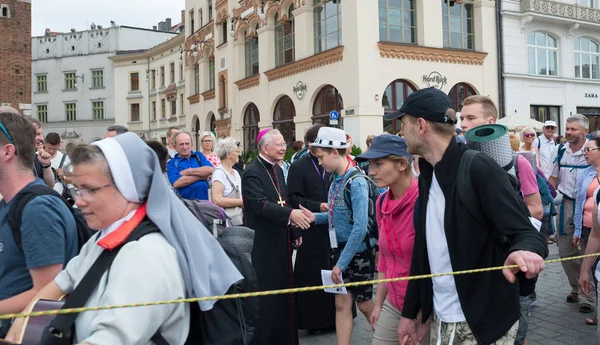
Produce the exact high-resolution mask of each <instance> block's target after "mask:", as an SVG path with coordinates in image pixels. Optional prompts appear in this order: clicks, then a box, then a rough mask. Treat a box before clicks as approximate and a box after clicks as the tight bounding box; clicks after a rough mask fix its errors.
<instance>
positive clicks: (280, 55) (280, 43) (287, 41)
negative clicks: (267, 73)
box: [275, 6, 295, 67]
mask: <svg viewBox="0 0 600 345" xmlns="http://www.w3.org/2000/svg"><path fill="white" fill-rule="evenodd" d="M293 10H294V6H290V9H289V20H288V21H285V22H280V18H279V15H276V16H275V22H276V23H277V25H275V54H277V55H276V56H275V65H276V66H277V67H279V66H283V65H285V64H288V63H290V62H293V61H294V55H295V54H294V51H295V49H294V48H295V42H294V17H293V16H292V11H293Z"/></svg>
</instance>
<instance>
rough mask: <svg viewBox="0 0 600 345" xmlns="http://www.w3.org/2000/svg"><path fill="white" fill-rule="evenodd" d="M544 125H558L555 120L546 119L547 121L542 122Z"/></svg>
mask: <svg viewBox="0 0 600 345" xmlns="http://www.w3.org/2000/svg"><path fill="white" fill-rule="evenodd" d="M544 127H558V126H557V125H556V122H554V121H551V120H548V121H546V122H544Z"/></svg>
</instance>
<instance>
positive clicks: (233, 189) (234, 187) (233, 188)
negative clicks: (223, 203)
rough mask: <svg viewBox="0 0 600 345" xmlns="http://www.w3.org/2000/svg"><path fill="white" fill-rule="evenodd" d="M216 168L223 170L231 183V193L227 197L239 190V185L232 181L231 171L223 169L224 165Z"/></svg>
mask: <svg viewBox="0 0 600 345" xmlns="http://www.w3.org/2000/svg"><path fill="white" fill-rule="evenodd" d="M216 170H221V171H223V173H224V174H225V178H226V179H227V181H228V182H229V184H230V185H231V193H229V194H227V195H225V197H228V196H230V195H231V194H233V193H234V192H237V186H236V185H235V183H233V181H231V178H230V177H229V173H228V172H227V171H226V170H225V169H223V167H221V166H219V167H218V168H217V169H216ZM234 171H235V170H234Z"/></svg>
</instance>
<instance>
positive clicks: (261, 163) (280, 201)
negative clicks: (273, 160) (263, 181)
mask: <svg viewBox="0 0 600 345" xmlns="http://www.w3.org/2000/svg"><path fill="white" fill-rule="evenodd" d="M256 159H258V161H259V162H260V165H262V167H263V168H265V170H266V171H267V176H269V180H271V183H272V184H273V188H275V192H277V196H278V197H279V201H277V203H278V204H279V206H281V207H285V200H283V199H282V198H281V193H279V188H277V185H276V184H275V181H274V180H273V177H271V174H269V169H267V167H266V166H265V164H264V163H263V162H262V160H261V159H260V157H257V158H256ZM273 168H275V167H273ZM273 174H275V169H273Z"/></svg>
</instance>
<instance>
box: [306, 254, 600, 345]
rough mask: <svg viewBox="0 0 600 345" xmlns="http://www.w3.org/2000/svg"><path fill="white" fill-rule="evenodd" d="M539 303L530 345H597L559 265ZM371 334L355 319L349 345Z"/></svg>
mask: <svg viewBox="0 0 600 345" xmlns="http://www.w3.org/2000/svg"><path fill="white" fill-rule="evenodd" d="M556 258H558V248H557V247H556V245H552V246H551V248H550V257H549V258H548V259H556ZM536 291H537V295H538V302H537V305H536V306H534V307H533V308H532V311H531V319H530V325H529V332H528V336H527V338H528V340H529V344H530V345H592V344H599V342H598V337H597V336H596V327H594V326H587V325H586V324H585V323H584V319H585V318H586V317H588V316H593V314H582V313H580V312H579V311H578V310H577V304H568V303H566V302H565V299H566V297H567V295H568V294H569V293H570V292H571V289H570V287H569V283H568V281H567V278H566V276H565V274H564V272H563V270H562V266H561V265H560V264H550V265H547V266H546V269H545V270H544V271H543V272H542V274H541V275H540V279H539V281H538V284H537V287H536ZM372 335H373V332H372V331H371V327H370V326H369V324H368V323H367V321H366V320H365V318H364V316H363V315H362V314H360V313H359V315H358V317H356V319H354V329H353V331H352V345H363V344H371V339H372ZM300 344H301V345H335V344H336V337H335V333H334V332H331V333H327V334H322V335H315V336H313V335H309V334H308V333H307V332H306V331H300Z"/></svg>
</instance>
